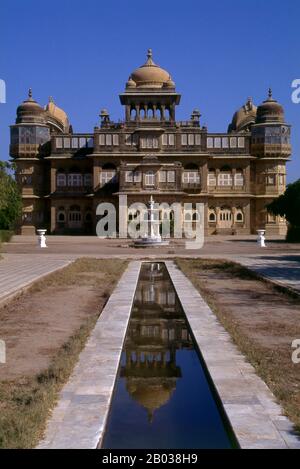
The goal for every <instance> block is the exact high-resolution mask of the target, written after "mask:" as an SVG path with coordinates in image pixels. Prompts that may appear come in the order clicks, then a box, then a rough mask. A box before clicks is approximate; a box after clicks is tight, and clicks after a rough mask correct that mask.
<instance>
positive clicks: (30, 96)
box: [28, 88, 32, 99]
mask: <svg viewBox="0 0 300 469" xmlns="http://www.w3.org/2000/svg"><path fill="white" fill-rule="evenodd" d="M28 98H29V99H32V89H31V88H29V90H28Z"/></svg>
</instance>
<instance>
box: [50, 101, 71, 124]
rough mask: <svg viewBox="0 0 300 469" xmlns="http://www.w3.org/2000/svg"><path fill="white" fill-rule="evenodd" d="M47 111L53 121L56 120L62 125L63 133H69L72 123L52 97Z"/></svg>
mask: <svg viewBox="0 0 300 469" xmlns="http://www.w3.org/2000/svg"><path fill="white" fill-rule="evenodd" d="M45 111H46V112H47V115H48V117H49V118H50V119H51V120H52V119H54V121H56V122H57V123H58V124H60V126H61V127H62V130H63V131H65V132H68V131H69V127H70V123H69V119H68V116H67V114H66V113H65V111H64V110H63V109H61V108H59V107H58V106H56V104H55V103H54V101H53V98H52V97H50V98H49V102H48V104H47V106H46V107H45Z"/></svg>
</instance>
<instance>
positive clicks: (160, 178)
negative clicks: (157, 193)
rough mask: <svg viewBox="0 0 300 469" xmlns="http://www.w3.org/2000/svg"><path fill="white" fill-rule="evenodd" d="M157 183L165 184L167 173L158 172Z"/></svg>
mask: <svg viewBox="0 0 300 469" xmlns="http://www.w3.org/2000/svg"><path fill="white" fill-rule="evenodd" d="M159 182H167V171H159Z"/></svg>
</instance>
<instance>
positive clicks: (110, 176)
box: [100, 170, 116, 186]
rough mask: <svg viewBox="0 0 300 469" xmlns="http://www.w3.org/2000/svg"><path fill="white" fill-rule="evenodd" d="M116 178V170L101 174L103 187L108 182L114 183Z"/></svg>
mask: <svg viewBox="0 0 300 469" xmlns="http://www.w3.org/2000/svg"><path fill="white" fill-rule="evenodd" d="M115 177H116V171H115V170H109V171H106V170H104V171H102V172H101V174H100V183H101V186H104V185H105V184H107V183H108V182H113V180H114V178H115Z"/></svg>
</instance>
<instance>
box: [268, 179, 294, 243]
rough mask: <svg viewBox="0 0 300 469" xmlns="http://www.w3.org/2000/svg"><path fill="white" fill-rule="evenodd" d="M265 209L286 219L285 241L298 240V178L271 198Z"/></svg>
mask: <svg viewBox="0 0 300 469" xmlns="http://www.w3.org/2000/svg"><path fill="white" fill-rule="evenodd" d="M267 209H268V211H269V212H270V213H273V215H280V216H281V217H285V218H286V219H287V221H288V223H289V229H288V234H287V241H289V242H300V179H298V181H296V182H294V183H292V184H289V185H288V186H287V188H286V191H285V193H284V194H282V195H280V196H279V197H278V198H277V199H275V200H273V202H271V203H270V204H269V205H268V207H267Z"/></svg>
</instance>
